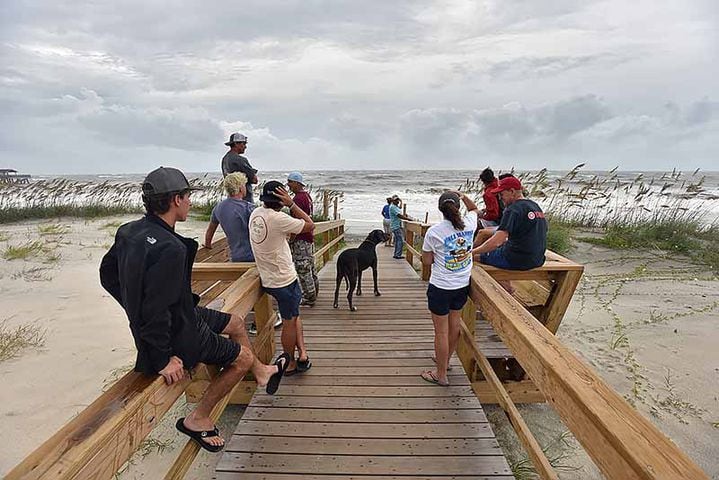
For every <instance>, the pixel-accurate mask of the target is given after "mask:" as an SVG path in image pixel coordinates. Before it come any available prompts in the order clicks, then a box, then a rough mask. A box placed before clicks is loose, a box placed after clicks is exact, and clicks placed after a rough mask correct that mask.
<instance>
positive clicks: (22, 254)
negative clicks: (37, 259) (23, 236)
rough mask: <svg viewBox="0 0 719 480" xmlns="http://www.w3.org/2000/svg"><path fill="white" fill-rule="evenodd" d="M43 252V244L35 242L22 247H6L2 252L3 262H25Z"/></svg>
mask: <svg viewBox="0 0 719 480" xmlns="http://www.w3.org/2000/svg"><path fill="white" fill-rule="evenodd" d="M42 251H43V244H42V242H39V241H37V240H35V241H32V242H27V243H24V244H22V245H17V246H15V245H8V246H7V247H6V248H5V250H4V251H3V255H2V256H3V258H4V259H5V260H25V259H27V258H29V257H32V256H35V255H38V254H40V253H41V252H42Z"/></svg>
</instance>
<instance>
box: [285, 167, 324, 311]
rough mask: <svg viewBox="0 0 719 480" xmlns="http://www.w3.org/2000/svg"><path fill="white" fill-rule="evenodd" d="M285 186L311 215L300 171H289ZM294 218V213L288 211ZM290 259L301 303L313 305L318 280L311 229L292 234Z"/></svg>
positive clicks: (308, 197)
mask: <svg viewBox="0 0 719 480" xmlns="http://www.w3.org/2000/svg"><path fill="white" fill-rule="evenodd" d="M287 186H288V187H290V191H292V193H293V194H294V197H293V200H294V202H295V204H297V206H298V207H300V209H301V210H302V211H303V212H305V213H306V214H307V215H309V216H310V217H311V216H312V210H313V208H312V197H310V194H309V192H307V191H306V190H305V183H304V180H303V178H302V174H301V173H300V172H290V174H289V175H287ZM290 215H292V216H293V217H295V218H300V217H299V216H298V215H297V214H296V213H294V212H290ZM290 250H291V251H292V261H293V262H294V264H295V270H297V277H298V279H299V281H300V288H301V289H302V305H309V306H310V307H312V306H314V304H315V302H316V301H317V292H318V290H319V287H320V282H319V280H318V279H317V272H316V270H315V236H314V235H313V234H312V232H311V231H309V232H305V233H300V234H299V235H294V236H293V237H292V238H291V240H290Z"/></svg>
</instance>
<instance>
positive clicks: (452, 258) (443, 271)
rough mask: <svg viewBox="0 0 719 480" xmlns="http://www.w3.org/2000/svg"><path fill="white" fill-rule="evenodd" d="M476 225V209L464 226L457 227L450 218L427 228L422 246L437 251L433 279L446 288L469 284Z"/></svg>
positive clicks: (451, 288) (437, 285)
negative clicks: (462, 228) (460, 228)
mask: <svg viewBox="0 0 719 480" xmlns="http://www.w3.org/2000/svg"><path fill="white" fill-rule="evenodd" d="M476 229H477V212H476V211H475V212H468V213H467V215H465V216H464V230H455V228H454V227H453V226H452V222H450V221H449V220H442V221H441V222H439V223H437V224H435V225H432V226H431V227H430V228H429V230H427V233H426V234H425V236H424V245H422V250H423V251H425V252H432V253H433V254H434V263H433V264H432V276H431V277H430V278H429V283H431V284H432V285H434V286H435V287H438V288H442V289H444V290H457V289H458V288H462V287H466V286H467V285H469V277H470V275H471V274H472V240H473V239H474V231H475V230H476Z"/></svg>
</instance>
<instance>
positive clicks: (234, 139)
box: [222, 133, 258, 203]
mask: <svg viewBox="0 0 719 480" xmlns="http://www.w3.org/2000/svg"><path fill="white" fill-rule="evenodd" d="M225 145H227V146H228V147H230V150H229V151H228V152H227V153H226V154H225V156H224V157H222V176H223V177H226V176H227V174H228V173H234V172H242V173H244V174H245V176H246V177H247V184H246V185H245V189H246V191H247V193H246V194H245V200H247V201H248V202H250V203H253V199H252V184H256V183H257V182H258V179H257V170H255V169H254V168H252V165H250V162H248V161H247V158H245V157H243V156H242V155H241V154H242V153H245V150H246V149H247V137H246V136H244V135H243V134H241V133H233V134H232V135H230V140H229V141H227V142H225Z"/></svg>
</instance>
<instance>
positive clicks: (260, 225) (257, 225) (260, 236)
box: [250, 216, 267, 243]
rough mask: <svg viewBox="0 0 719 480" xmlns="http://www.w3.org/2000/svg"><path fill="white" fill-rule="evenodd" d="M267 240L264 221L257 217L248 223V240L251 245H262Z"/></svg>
mask: <svg viewBox="0 0 719 480" xmlns="http://www.w3.org/2000/svg"><path fill="white" fill-rule="evenodd" d="M266 238H267V223H266V222H265V219H264V218H262V217H260V216H257V217H254V218H253V219H252V222H251V223H250V239H251V240H252V242H253V243H262V242H264V241H265V239H266Z"/></svg>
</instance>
